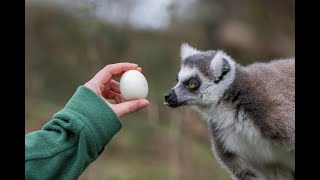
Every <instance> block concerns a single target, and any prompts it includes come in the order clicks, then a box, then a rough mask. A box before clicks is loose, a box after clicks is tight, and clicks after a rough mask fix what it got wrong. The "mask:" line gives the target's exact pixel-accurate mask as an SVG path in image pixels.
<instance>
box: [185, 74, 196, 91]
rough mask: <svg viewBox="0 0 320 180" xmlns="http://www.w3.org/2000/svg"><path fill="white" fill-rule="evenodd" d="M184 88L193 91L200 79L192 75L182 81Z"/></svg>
mask: <svg viewBox="0 0 320 180" xmlns="http://www.w3.org/2000/svg"><path fill="white" fill-rule="evenodd" d="M183 84H184V85H185V87H186V88H188V89H189V90H192V91H195V90H197V89H198V88H199V86H200V81H199V79H198V78H197V77H192V78H190V79H188V80H186V81H184V82H183Z"/></svg>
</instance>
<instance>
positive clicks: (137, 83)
mask: <svg viewBox="0 0 320 180" xmlns="http://www.w3.org/2000/svg"><path fill="white" fill-rule="evenodd" d="M120 92H121V94H122V97H123V98H124V99H125V100H127V101H128V100H134V99H144V98H146V97H147V95H148V82H147V80H146V78H145V77H144V75H143V74H142V73H141V72H139V71H137V70H129V71H127V72H125V73H124V74H123V75H122V76H121V79H120Z"/></svg>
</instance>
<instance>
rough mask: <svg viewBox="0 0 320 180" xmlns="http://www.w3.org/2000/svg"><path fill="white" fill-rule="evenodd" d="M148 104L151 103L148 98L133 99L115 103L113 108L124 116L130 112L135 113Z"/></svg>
mask: <svg viewBox="0 0 320 180" xmlns="http://www.w3.org/2000/svg"><path fill="white" fill-rule="evenodd" d="M148 105H149V101H148V100H146V99H139V100H131V101H126V102H123V103H120V104H117V105H114V106H113V108H114V109H113V110H114V112H115V113H116V114H117V115H118V116H119V117H122V116H124V115H127V114H129V113H133V112H136V111H138V110H140V109H143V108H145V107H147V106H148Z"/></svg>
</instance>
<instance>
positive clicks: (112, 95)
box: [102, 90, 123, 104]
mask: <svg viewBox="0 0 320 180" xmlns="http://www.w3.org/2000/svg"><path fill="white" fill-rule="evenodd" d="M102 96H103V97H104V98H105V99H113V100H115V101H116V103H117V104H118V103H122V102H123V97H122V95H121V94H119V93H116V92H113V91H112V90H109V91H107V92H103V93H102Z"/></svg>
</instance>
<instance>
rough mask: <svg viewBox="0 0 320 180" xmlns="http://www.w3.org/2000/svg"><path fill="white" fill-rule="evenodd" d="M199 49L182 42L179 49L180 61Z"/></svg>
mask: <svg viewBox="0 0 320 180" xmlns="http://www.w3.org/2000/svg"><path fill="white" fill-rule="evenodd" d="M200 52H201V51H199V50H197V49H196V48H193V47H191V46H190V45H189V44H187V43H182V45H181V49H180V57H181V61H183V60H184V59H186V58H187V57H189V56H192V55H194V54H197V53H200Z"/></svg>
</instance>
